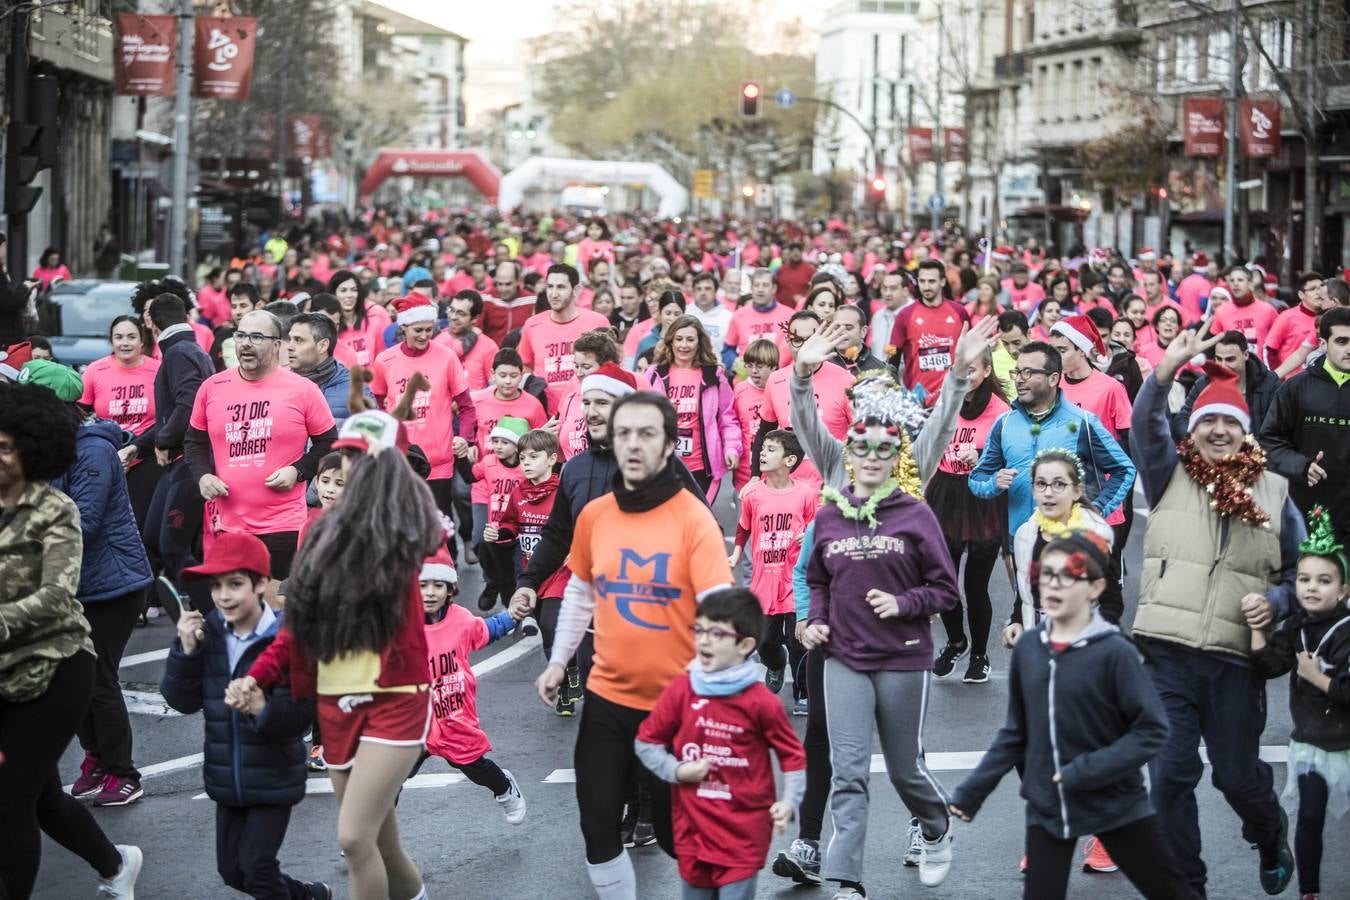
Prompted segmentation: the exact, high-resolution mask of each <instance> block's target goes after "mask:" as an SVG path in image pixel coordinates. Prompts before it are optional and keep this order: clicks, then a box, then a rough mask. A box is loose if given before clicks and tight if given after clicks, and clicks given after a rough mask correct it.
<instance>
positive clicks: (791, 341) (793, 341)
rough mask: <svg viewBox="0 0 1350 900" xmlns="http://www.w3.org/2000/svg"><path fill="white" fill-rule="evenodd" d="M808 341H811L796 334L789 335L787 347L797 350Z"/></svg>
mask: <svg viewBox="0 0 1350 900" xmlns="http://www.w3.org/2000/svg"><path fill="white" fill-rule="evenodd" d="M807 340H809V339H808V338H804V337H797V336H796V335H795V334H789V335H788V336H787V345H788V346H789V347H791V348H793V349H794V350H795V349H797V348H798V347H800V346H801V345H802V344H805V343H806V342H807Z"/></svg>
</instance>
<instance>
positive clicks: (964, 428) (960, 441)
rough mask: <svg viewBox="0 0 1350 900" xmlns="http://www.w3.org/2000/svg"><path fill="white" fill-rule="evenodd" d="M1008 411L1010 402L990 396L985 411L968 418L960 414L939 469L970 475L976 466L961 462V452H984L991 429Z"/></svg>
mask: <svg viewBox="0 0 1350 900" xmlns="http://www.w3.org/2000/svg"><path fill="white" fill-rule="evenodd" d="M1007 411H1008V404H1006V403H1004V402H1003V401H1002V400H1000V399H998V398H997V397H990V398H989V402H988V403H986V404H985V405H984V412H982V413H980V414H979V415H978V416H976V417H975V418H973V419H967V418H966V417H965V416H960V415H958V417H957V419H956V431H954V432H953V433H952V439H951V442H950V443H949V444H947V449H946V450H945V451H943V453H942V461H941V462H939V463H938V469H940V470H941V471H943V472H947V473H949V474H951V475H969V474H970V473H971V472H972V471H973V470H974V468H975V467H974V466H972V465H969V464H967V463H963V462H961V459H960V457H961V454H962V453H964V452H965V451H966V450H969V449H974V450H975V451H976V452H978V453H983V452H984V445H985V444H986V443H987V442H988V441H989V430H990V429H991V428H993V427H994V422H996V421H998V417H999V416H1001V415H1003V414H1004V413H1005V412H1007Z"/></svg>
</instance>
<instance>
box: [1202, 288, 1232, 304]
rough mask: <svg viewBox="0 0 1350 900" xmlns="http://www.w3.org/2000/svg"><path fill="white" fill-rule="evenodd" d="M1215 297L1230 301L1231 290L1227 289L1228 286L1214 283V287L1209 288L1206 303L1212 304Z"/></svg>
mask: <svg viewBox="0 0 1350 900" xmlns="http://www.w3.org/2000/svg"><path fill="white" fill-rule="evenodd" d="M1215 297H1223V299H1224V300H1227V301H1232V299H1233V292H1232V291H1230V290H1228V288H1226V287H1224V286H1223V285H1221V284H1216V285H1214V287H1212V288H1210V289H1209V303H1208V305H1209V306H1213V305H1214V298H1215Z"/></svg>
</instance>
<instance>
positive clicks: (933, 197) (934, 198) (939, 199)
mask: <svg viewBox="0 0 1350 900" xmlns="http://www.w3.org/2000/svg"><path fill="white" fill-rule="evenodd" d="M946 208H947V198H946V197H944V196H942V195H941V194H929V195H928V209H929V211H930V212H942V211H943V210H944V209H946Z"/></svg>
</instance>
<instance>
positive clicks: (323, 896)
mask: <svg viewBox="0 0 1350 900" xmlns="http://www.w3.org/2000/svg"><path fill="white" fill-rule="evenodd" d="M309 895H310V896H311V897H313V898H314V900H333V889H332V888H330V887H329V886H328V885H327V884H326V883H324V882H322V881H311V882H310V883H309Z"/></svg>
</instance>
